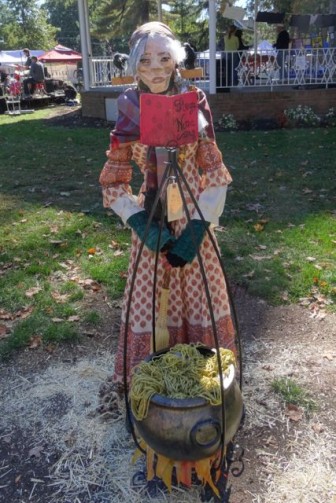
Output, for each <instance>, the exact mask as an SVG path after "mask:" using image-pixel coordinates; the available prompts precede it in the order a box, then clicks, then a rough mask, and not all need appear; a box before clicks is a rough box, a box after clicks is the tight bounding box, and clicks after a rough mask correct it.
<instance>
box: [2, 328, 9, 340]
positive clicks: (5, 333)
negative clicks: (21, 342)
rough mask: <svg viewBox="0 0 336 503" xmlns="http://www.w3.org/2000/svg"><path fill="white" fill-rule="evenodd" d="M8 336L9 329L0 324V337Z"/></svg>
mask: <svg viewBox="0 0 336 503" xmlns="http://www.w3.org/2000/svg"><path fill="white" fill-rule="evenodd" d="M8 336H9V329H8V327H6V325H0V339H6V337H8Z"/></svg>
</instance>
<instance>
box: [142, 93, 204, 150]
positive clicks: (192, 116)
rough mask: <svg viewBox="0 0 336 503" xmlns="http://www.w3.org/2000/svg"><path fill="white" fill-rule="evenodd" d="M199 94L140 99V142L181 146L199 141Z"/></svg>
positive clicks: (156, 145) (145, 96) (150, 96)
mask: <svg viewBox="0 0 336 503" xmlns="http://www.w3.org/2000/svg"><path fill="white" fill-rule="evenodd" d="M197 101H198V98H197V93H196V92H188V93H184V94H179V95H177V96H162V95H159V94H142V95H141V96H140V141H141V143H144V144H145V145H151V146H155V147H179V146H181V145H185V144H187V143H193V142H195V141H197V138H198V112H197V110H198V107H197Z"/></svg>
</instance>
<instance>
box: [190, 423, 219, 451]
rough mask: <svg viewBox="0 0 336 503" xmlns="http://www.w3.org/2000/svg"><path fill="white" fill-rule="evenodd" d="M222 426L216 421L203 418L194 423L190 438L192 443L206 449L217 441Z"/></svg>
mask: <svg viewBox="0 0 336 503" xmlns="http://www.w3.org/2000/svg"><path fill="white" fill-rule="evenodd" d="M221 434H222V428H221V425H220V423H219V422H218V421H215V420H214V419H205V420H204V421H199V422H198V423H196V424H195V425H194V426H193V428H192V430H191V432H190V440H191V442H192V444H193V445H195V446H197V447H203V448H205V449H208V448H209V447H212V446H214V445H215V444H216V443H218V442H219V440H220V438H221Z"/></svg>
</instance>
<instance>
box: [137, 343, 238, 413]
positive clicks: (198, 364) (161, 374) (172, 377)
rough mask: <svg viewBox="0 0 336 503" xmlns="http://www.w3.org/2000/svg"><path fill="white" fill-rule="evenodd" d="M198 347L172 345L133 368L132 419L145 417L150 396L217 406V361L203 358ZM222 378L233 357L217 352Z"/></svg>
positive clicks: (225, 352)
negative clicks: (199, 401) (203, 401)
mask: <svg viewBox="0 0 336 503" xmlns="http://www.w3.org/2000/svg"><path fill="white" fill-rule="evenodd" d="M202 348H204V346H202V345H200V344H176V345H175V346H173V347H172V348H170V349H169V351H167V352H166V353H164V354H162V355H158V356H156V357H153V359H152V360H150V361H148V362H146V361H145V362H141V363H140V364H139V365H137V367H136V368H135V371H134V374H133V377H132V383H131V388H130V399H131V407H132V412H133V415H134V417H135V418H136V419H137V420H138V421H142V420H143V419H144V418H145V417H147V414H148V408H149V403H150V400H151V398H152V396H153V395H155V394H159V395H163V396H167V397H169V398H177V399H183V398H195V397H201V398H204V399H205V400H207V401H208V402H209V403H210V404H211V405H219V404H220V403H221V399H222V394H221V386H220V378H219V371H218V357H217V353H216V352H214V353H213V355H212V356H210V357H209V355H208V354H207V355H203V354H202V353H201V351H200V350H201V349H202ZM220 362H221V368H222V372H223V374H225V373H226V372H227V370H228V368H229V365H230V364H235V362H236V359H235V356H234V353H233V352H232V351H230V350H229V349H223V348H220Z"/></svg>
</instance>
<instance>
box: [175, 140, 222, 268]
mask: <svg viewBox="0 0 336 503" xmlns="http://www.w3.org/2000/svg"><path fill="white" fill-rule="evenodd" d="M197 163H198V165H199V167H200V168H201V169H202V170H203V176H202V188H203V191H202V192H201V194H200V196H199V199H198V207H199V210H200V213H201V214H202V216H203V219H204V220H203V219H202V217H201V215H200V213H199V212H198V211H195V213H194V215H193V218H192V219H191V220H190V222H188V224H187V226H186V228H185V230H184V231H183V232H182V234H181V236H180V237H179V238H178V239H177V240H176V242H175V243H174V245H173V246H172V248H171V250H170V251H169V253H168V254H167V260H168V262H169V263H170V265H172V266H173V267H183V266H184V265H185V264H186V263H190V262H192V261H193V260H194V258H195V257H196V255H197V250H198V248H199V247H200V245H201V243H202V241H203V239H204V236H205V233H206V230H207V228H208V227H209V225H210V224H214V225H218V221H219V217H220V215H221V214H222V212H223V210H224V204H225V199H226V192H227V186H228V184H229V183H231V181H232V178H231V176H230V174H229V172H228V170H227V168H226V167H225V165H224V164H223V161H222V154H221V152H220V150H219V149H218V147H217V145H216V143H215V141H214V140H213V141H209V140H206V141H205V140H200V143H199V148H198V153H197Z"/></svg>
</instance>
